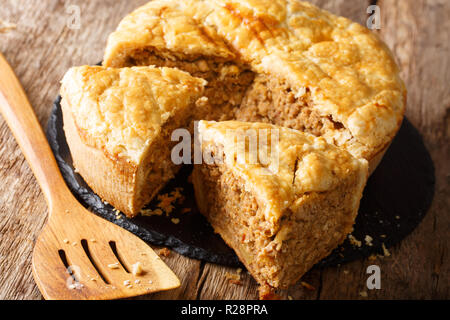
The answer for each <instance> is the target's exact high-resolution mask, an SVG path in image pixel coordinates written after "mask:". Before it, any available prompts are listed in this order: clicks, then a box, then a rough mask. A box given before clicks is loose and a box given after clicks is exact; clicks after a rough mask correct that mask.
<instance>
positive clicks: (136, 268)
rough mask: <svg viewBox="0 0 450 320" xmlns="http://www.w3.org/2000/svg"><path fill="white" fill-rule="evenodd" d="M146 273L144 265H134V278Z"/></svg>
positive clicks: (137, 263)
mask: <svg viewBox="0 0 450 320" xmlns="http://www.w3.org/2000/svg"><path fill="white" fill-rule="evenodd" d="M143 272H144V269H142V263H141V262H139V261H138V262H136V263H135V264H133V265H132V266H131V273H132V274H133V275H134V276H140V275H141V274H142V273H143Z"/></svg>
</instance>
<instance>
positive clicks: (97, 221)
mask: <svg viewBox="0 0 450 320" xmlns="http://www.w3.org/2000/svg"><path fill="white" fill-rule="evenodd" d="M0 111H1V113H2V115H3V117H4V118H5V120H6V122H7V123H8V125H9V127H10V129H11V131H12V132H13V134H14V136H15V138H16V140H17V142H18V144H19V146H20V147H21V149H22V152H23V154H24V155H25V158H26V159H27V160H28V163H29V165H30V167H31V168H32V170H33V173H34V175H35V176H36V179H37V181H38V182H39V184H40V186H41V188H42V191H43V193H44V195H45V198H46V200H47V204H48V208H49V217H48V221H47V225H46V226H45V227H44V229H43V231H42V233H41V235H40V236H39V238H38V239H37V241H36V244H35V247H34V251H33V259H32V269H33V276H34V279H35V281H36V283H37V285H38V287H39V289H40V291H41V293H42V295H43V296H44V298H46V299H117V298H125V297H132V296H137V295H142V294H147V293H151V292H156V291H161V290H168V289H172V288H176V287H179V285H180V281H179V280H178V278H177V276H176V275H175V274H174V273H173V272H172V271H171V270H170V269H169V268H168V267H167V266H166V265H165V264H164V262H163V261H162V260H161V259H160V258H159V257H158V255H157V254H156V253H155V252H154V251H153V250H152V249H151V248H150V247H149V246H148V245H147V244H146V243H145V242H144V241H142V240H141V239H139V238H138V237H136V236H134V235H133V234H131V233H130V232H128V231H126V230H124V229H122V228H120V227H118V226H116V225H115V224H113V223H111V222H109V221H106V220H104V219H102V218H99V217H97V216H95V215H94V214H93V213H91V212H89V211H88V210H86V209H85V208H84V207H83V206H81V205H80V204H79V202H78V201H77V200H76V199H75V198H74V196H73V195H72V193H71V192H70V190H69V189H68V187H67V185H66V184H65V182H64V179H63V178H62V176H61V173H60V171H59V168H58V166H57V164H56V161H55V158H54V156H53V154H52V151H51V150H50V146H49V145H48V142H47V140H46V138H45V135H44V133H43V131H42V129H41V127H40V125H39V122H38V120H37V118H36V116H35V114H34V113H33V109H32V107H31V105H30V103H29V102H28V99H27V97H26V95H25V92H24V91H23V89H22V87H21V85H20V82H19V80H18V79H17V77H16V76H15V74H14V72H13V70H12V69H11V67H10V66H9V64H8V63H7V61H6V60H5V58H4V57H3V55H2V54H1V53H0ZM140 269H142V270H140Z"/></svg>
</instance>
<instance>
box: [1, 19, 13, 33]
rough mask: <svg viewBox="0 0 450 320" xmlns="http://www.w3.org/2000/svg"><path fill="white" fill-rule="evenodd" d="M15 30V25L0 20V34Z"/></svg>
mask: <svg viewBox="0 0 450 320" xmlns="http://www.w3.org/2000/svg"><path fill="white" fill-rule="evenodd" d="M16 28H17V25H16V24H15V23H11V22H8V21H5V20H2V19H0V33H7V32H9V31H11V30H14V29H16Z"/></svg>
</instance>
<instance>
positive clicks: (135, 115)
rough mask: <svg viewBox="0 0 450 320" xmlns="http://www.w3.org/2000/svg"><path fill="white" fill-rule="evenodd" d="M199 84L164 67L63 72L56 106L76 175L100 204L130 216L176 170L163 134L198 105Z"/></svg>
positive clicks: (89, 68) (168, 137)
mask: <svg viewBox="0 0 450 320" xmlns="http://www.w3.org/2000/svg"><path fill="white" fill-rule="evenodd" d="M205 83H206V81H205V80H203V79H199V78H194V77H192V76H190V75H189V74H188V73H186V72H183V71H180V70H176V69H170V68H156V67H133V68H121V69H115V68H105V67H100V66H82V67H74V68H71V69H70V70H69V71H68V72H67V73H66V75H65V76H64V78H63V80H62V86H61V96H62V101H61V106H62V111H63V120H64V131H65V134H66V140H67V143H68V145H69V148H70V152H71V155H72V159H73V164H74V167H75V168H76V170H77V172H78V173H80V174H81V176H82V177H83V178H84V180H85V181H86V182H87V184H88V185H89V186H90V187H91V188H92V189H93V191H94V192H95V193H97V194H98V195H99V196H100V197H101V198H102V200H104V201H107V202H108V203H110V204H112V205H113V206H114V207H115V208H116V209H118V210H120V211H122V212H123V213H125V214H126V215H127V216H130V217H131V216H134V215H136V214H137V213H138V212H139V210H140V209H141V208H142V206H143V205H145V204H146V203H147V202H149V201H150V200H151V199H152V197H153V196H155V195H156V193H157V192H158V191H159V190H160V188H161V187H163V186H164V184H165V183H166V182H167V181H168V180H169V179H171V178H172V177H173V176H174V174H175V173H176V172H177V170H178V169H179V167H178V166H176V165H175V164H174V163H173V162H172V161H171V158H170V156H171V146H172V144H173V143H172V142H171V134H172V131H173V130H175V129H178V128H188V127H189V125H190V123H191V121H192V120H193V118H194V117H195V112H196V111H197V110H200V109H201V108H202V101H203V99H204V97H203V98H202V93H203V90H204V85H205ZM191 127H192V125H191Z"/></svg>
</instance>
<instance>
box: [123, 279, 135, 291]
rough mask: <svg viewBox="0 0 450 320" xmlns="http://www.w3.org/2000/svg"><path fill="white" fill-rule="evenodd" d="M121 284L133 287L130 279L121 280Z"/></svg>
mask: <svg viewBox="0 0 450 320" xmlns="http://www.w3.org/2000/svg"><path fill="white" fill-rule="evenodd" d="M123 285H124V286H125V287H128V288H130V289H131V288H133V285H132V284H131V281H130V280H125V281H124V282H123Z"/></svg>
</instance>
